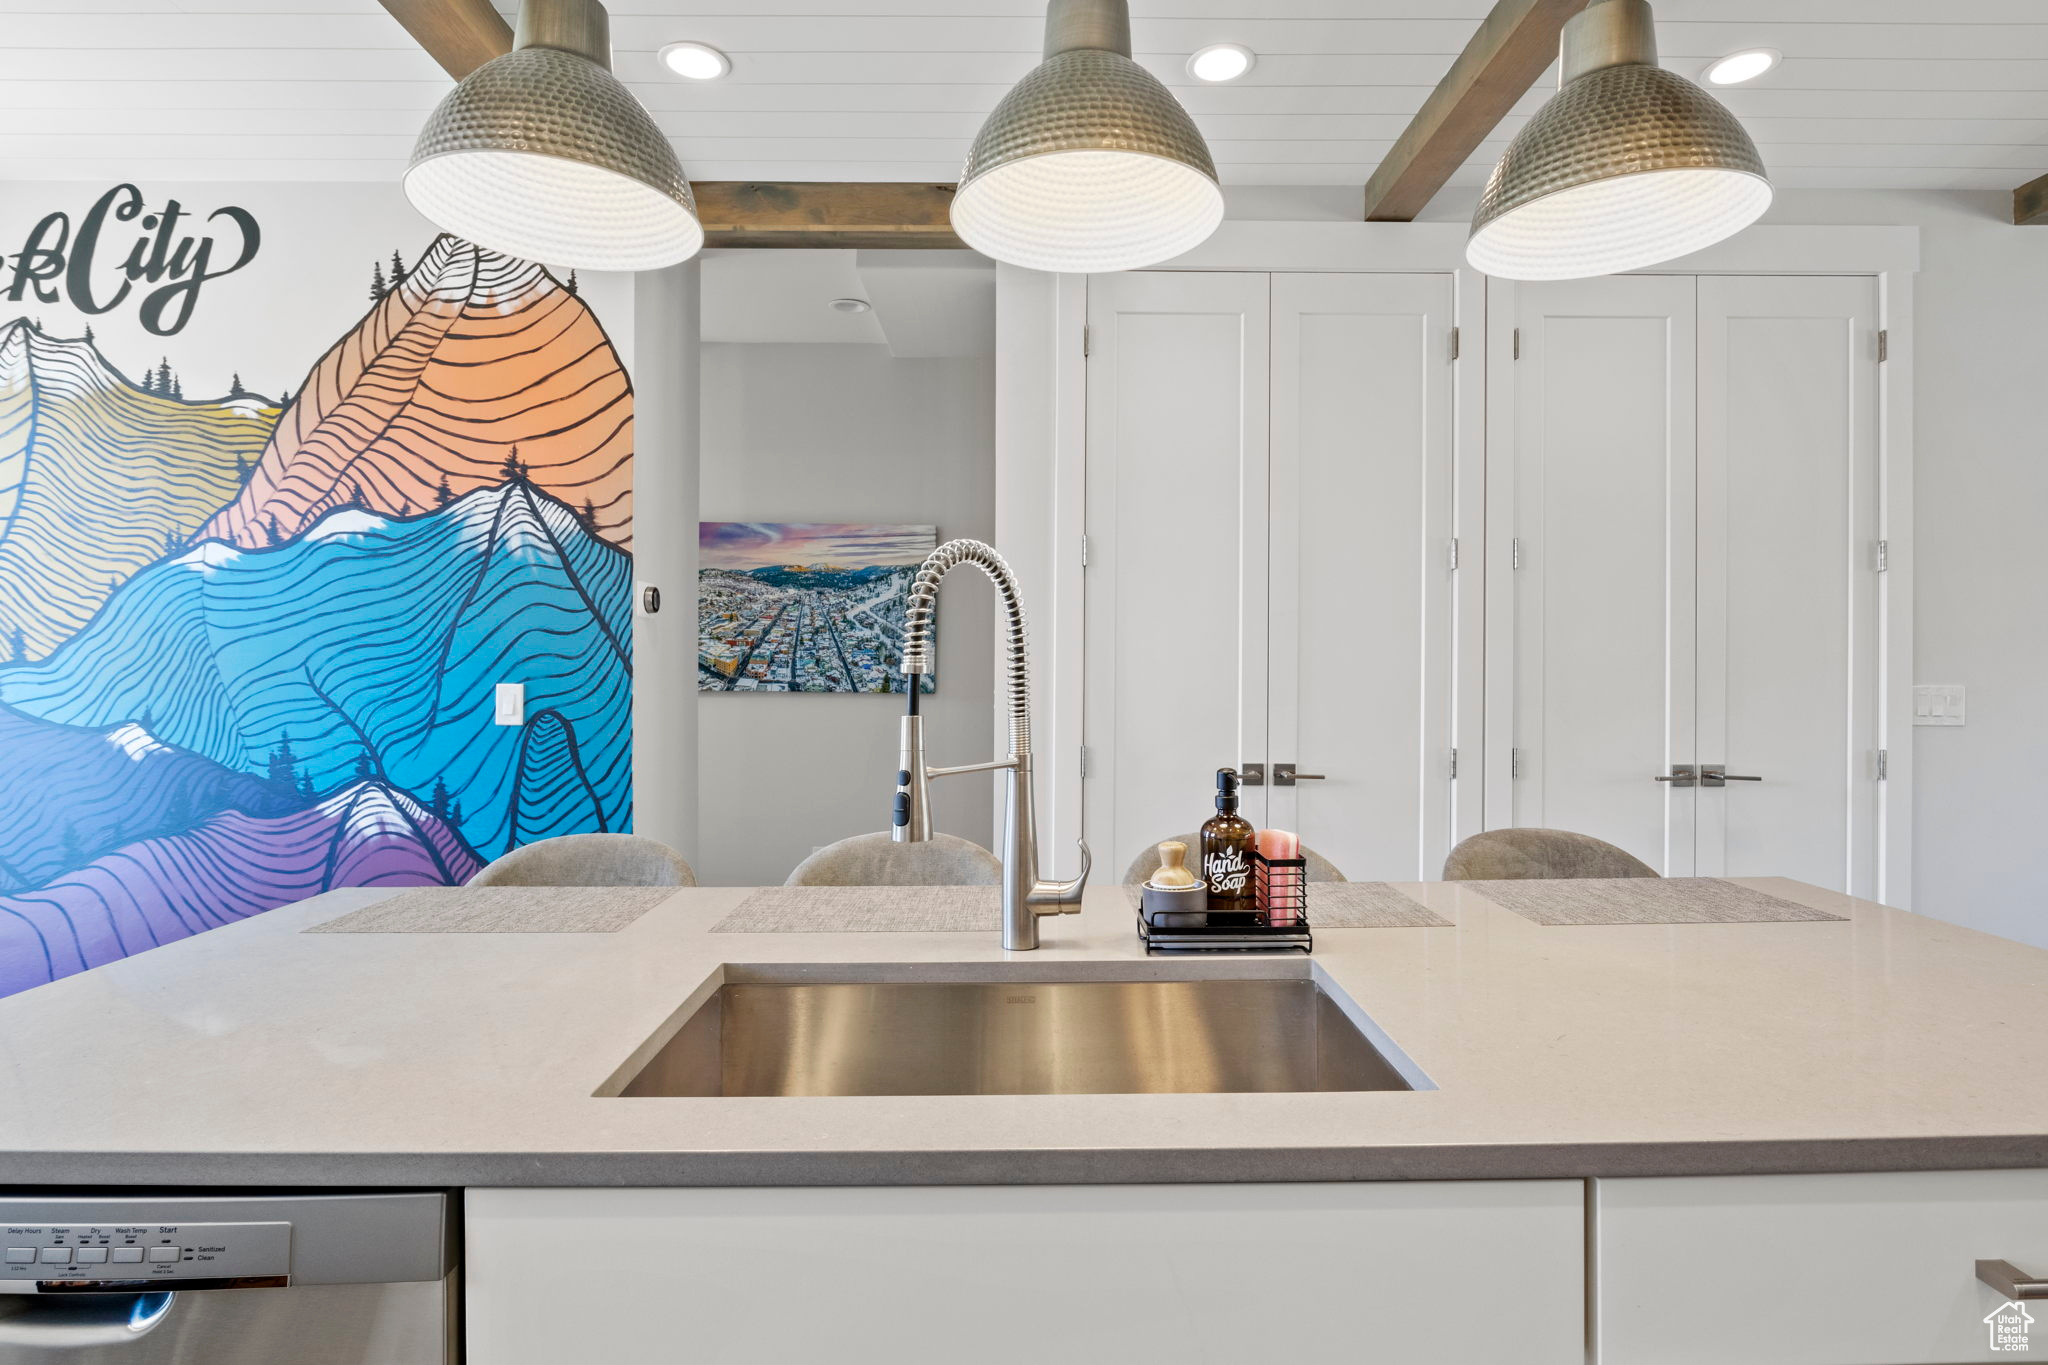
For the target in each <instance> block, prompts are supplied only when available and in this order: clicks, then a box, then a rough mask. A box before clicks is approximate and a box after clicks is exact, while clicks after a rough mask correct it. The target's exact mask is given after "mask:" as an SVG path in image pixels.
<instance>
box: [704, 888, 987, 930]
mask: <svg viewBox="0 0 2048 1365" xmlns="http://www.w3.org/2000/svg"><path fill="white" fill-rule="evenodd" d="M1002 926H1003V893H1002V888H1000V887H995V886H765V887H762V888H761V889H760V890H759V891H756V892H755V893H754V894H753V895H751V896H749V897H747V898H746V899H745V900H743V901H741V902H740V903H739V904H738V905H737V906H735V907H734V908H733V912H732V913H731V914H729V915H727V916H726V917H725V918H724V919H722V920H720V921H719V922H718V923H717V924H714V925H712V926H711V932H712V933H714V934H956V933H957V934H966V933H994V932H996V931H997V930H999V929H1001V928H1002Z"/></svg>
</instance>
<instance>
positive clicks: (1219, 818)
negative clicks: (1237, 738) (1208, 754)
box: [1202, 768, 1258, 923]
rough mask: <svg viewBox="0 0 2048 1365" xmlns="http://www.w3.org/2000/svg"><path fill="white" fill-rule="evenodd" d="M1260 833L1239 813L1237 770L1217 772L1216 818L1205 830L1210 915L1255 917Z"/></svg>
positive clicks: (1204, 873)
mask: <svg viewBox="0 0 2048 1365" xmlns="http://www.w3.org/2000/svg"><path fill="white" fill-rule="evenodd" d="M1257 836H1258V831H1257V830H1255V829H1253V828H1252V825H1251V821H1249V820H1247V819H1245V818H1244V817H1243V816H1241V815H1239V814H1238V813H1237V770H1236V769H1235V768H1218V769H1217V770H1216V814H1215V816H1214V818H1212V819H1211V820H1210V821H1209V823H1207V824H1206V825H1203V826H1202V878H1203V880H1204V881H1206V882H1208V883H1209V914H1210V916H1211V917H1212V918H1211V921H1210V922H1211V923H1214V922H1215V921H1214V918H1213V917H1214V916H1216V915H1219V914H1225V915H1230V914H1244V915H1249V914H1252V913H1254V912H1255V911H1256V910H1257V908H1258V901H1257V892H1256V890H1255V888H1254V887H1253V886H1252V841H1253V840H1254V839H1255V838H1256V837H1257Z"/></svg>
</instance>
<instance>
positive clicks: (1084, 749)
mask: <svg viewBox="0 0 2048 1365" xmlns="http://www.w3.org/2000/svg"><path fill="white" fill-rule="evenodd" d="M1079 766H1080V771H1081V776H1083V777H1086V776H1088V746H1087V745H1085V744H1083V745H1082V746H1081V761H1080V765H1079Z"/></svg>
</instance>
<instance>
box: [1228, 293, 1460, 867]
mask: <svg viewBox="0 0 2048 1365" xmlns="http://www.w3.org/2000/svg"><path fill="white" fill-rule="evenodd" d="M1452 286H1453V281H1452V277H1451V276H1449V275H1276V276H1274V277H1273V424H1272V475H1271V494H1272V583H1271V592H1272V670H1271V680H1272V681H1271V703H1272V711H1271V720H1270V729H1269V750H1268V756H1269V759H1270V764H1282V763H1292V764H1294V765H1296V767H1297V768H1298V769H1299V771H1301V772H1303V773H1309V774H1315V775H1316V776H1315V777H1314V778H1312V779H1310V780H1306V781H1303V782H1302V783H1301V784H1300V785H1298V786H1294V787H1287V786H1280V785H1274V786H1272V787H1271V788H1270V789H1269V796H1268V798H1267V799H1268V808H1267V809H1268V818H1269V819H1270V820H1271V822H1272V823H1273V824H1275V825H1278V826H1280V827H1282V828H1285V829H1294V830H1297V831H1299V833H1300V834H1301V837H1302V840H1303V841H1304V842H1305V843H1306V844H1308V845H1309V846H1310V847H1312V848H1314V849H1315V850H1316V851H1317V852H1319V853H1321V854H1323V855H1324V856H1325V857H1328V858H1329V859H1331V860H1332V861H1333V862H1335V863H1336V864H1337V866H1338V867H1340V868H1341V869H1343V871H1344V872H1345V874H1346V875H1347V876H1349V877H1352V878H1353V879H1372V880H1394V881H1412V880H1416V879H1424V880H1428V879H1434V878H1435V877H1436V876H1437V875H1438V874H1439V872H1440V871H1441V869H1442V867H1443V860H1444V854H1445V853H1447V852H1448V851H1449V848H1450V831H1451V796H1450V792H1451V783H1450V770H1449V755H1450V745H1451V733H1452V730H1451V723H1452V716H1451V703H1452V700H1453V689H1452V643H1453V642H1452V625H1453V612H1452V590H1451V589H1452V569H1451V564H1450V558H1449V548H1450V539H1451V536H1452V535H1453V533H1454V531H1455V521H1454V505H1453V499H1454V495H1455V493H1456V481H1455V469H1454V431H1455V418H1456V410H1455V392H1454V384H1453V382H1452V378H1453V361H1452V357H1451V347H1450V329H1451V325H1452V320H1453V314H1452V309H1453V288H1452ZM1270 764H1269V767H1268V772H1269V773H1270V772H1272V767H1271V766H1270Z"/></svg>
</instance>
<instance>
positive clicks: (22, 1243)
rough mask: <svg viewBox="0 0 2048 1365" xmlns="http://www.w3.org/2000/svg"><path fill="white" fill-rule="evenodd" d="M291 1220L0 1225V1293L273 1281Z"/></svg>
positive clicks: (288, 1264) (280, 1270) (287, 1247)
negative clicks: (280, 1221)
mask: <svg viewBox="0 0 2048 1365" xmlns="http://www.w3.org/2000/svg"><path fill="white" fill-rule="evenodd" d="M291 1268H292V1225H291V1224H290V1223H42V1224H14V1223H9V1224H0V1294H64V1293H74V1294H78V1293H107V1292H109V1291H113V1290H134V1289H146V1288H150V1287H152V1286H155V1285H162V1286H163V1287H164V1288H166V1289H253V1288H277V1287H282V1286H283V1285H286V1284H288V1283H290V1278H291Z"/></svg>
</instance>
